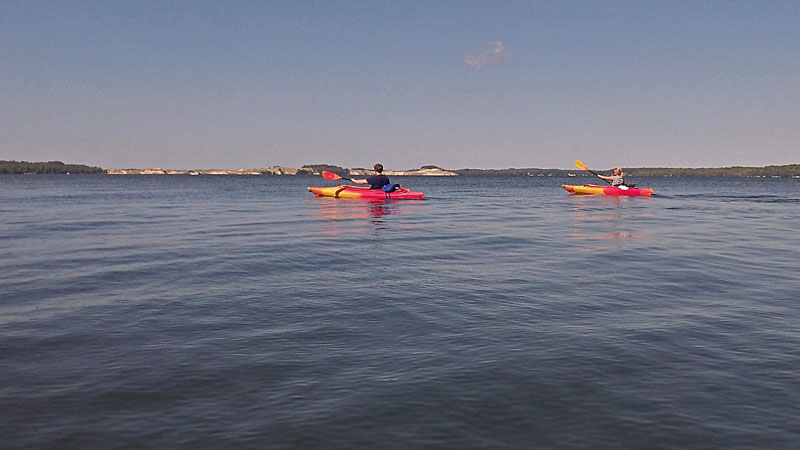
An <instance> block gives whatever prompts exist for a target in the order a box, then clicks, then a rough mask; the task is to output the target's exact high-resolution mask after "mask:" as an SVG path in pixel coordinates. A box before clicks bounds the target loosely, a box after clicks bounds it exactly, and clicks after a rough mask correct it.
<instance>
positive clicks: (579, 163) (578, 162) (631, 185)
mask: <svg viewBox="0 0 800 450" xmlns="http://www.w3.org/2000/svg"><path fill="white" fill-rule="evenodd" d="M575 165H577V166H578V167H580V168H581V169H586V170H588V171H589V172H592V173H593V174H595V175H597V172H595V171H594V170H592V169H590V168H588V167H586V164H584V163H582V162H580V160H577V159H576V160H575ZM597 178H600V179H601V180H603V181H605V182H606V183H608V184H611V182H610V181H608V180H606V179H605V178H601V177H600V175H597ZM634 186H636V185H635V184H629V185H627V186H626V185H624V184H620V185H619V186H617V187H618V188H620V189H622V190H623V191H626V190H628V189H630V188H632V187H634Z"/></svg>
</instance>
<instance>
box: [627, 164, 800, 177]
mask: <svg viewBox="0 0 800 450" xmlns="http://www.w3.org/2000/svg"><path fill="white" fill-rule="evenodd" d="M625 174H626V175H634V176H640V177H651V176H652V177H792V176H800V164H787V165H784V166H764V167H740V166H735V167H719V168H713V169H688V168H668V167H642V168H635V169H625Z"/></svg>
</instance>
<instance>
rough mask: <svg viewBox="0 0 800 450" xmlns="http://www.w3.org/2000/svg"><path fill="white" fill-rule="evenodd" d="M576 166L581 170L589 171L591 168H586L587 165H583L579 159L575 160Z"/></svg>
mask: <svg viewBox="0 0 800 450" xmlns="http://www.w3.org/2000/svg"><path fill="white" fill-rule="evenodd" d="M575 165H576V166H578V167H580V168H581V169H583V170H589V168H588V167H586V165H585V164H583V163H582V162H580V160H578V159H576V160H575Z"/></svg>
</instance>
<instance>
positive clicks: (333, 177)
mask: <svg viewBox="0 0 800 450" xmlns="http://www.w3.org/2000/svg"><path fill="white" fill-rule="evenodd" d="M322 178H325V179H326V180H341V179H342V177H340V176H339V175H336V174H335V173H333V172H328V171H327V170H323V171H322Z"/></svg>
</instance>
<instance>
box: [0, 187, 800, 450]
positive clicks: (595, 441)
mask: <svg viewBox="0 0 800 450" xmlns="http://www.w3.org/2000/svg"><path fill="white" fill-rule="evenodd" d="M394 181H399V182H400V183H401V184H403V185H404V186H408V187H412V188H415V189H416V190H422V191H424V192H426V194H427V198H426V199H425V200H422V201H396V202H391V203H369V202H365V201H360V200H339V199H320V198H315V197H313V196H312V195H311V194H310V193H308V192H307V191H306V189H305V187H306V186H309V185H329V184H331V182H329V181H326V180H324V179H322V178H321V177H313V178H312V177H266V176H265V177H246V176H243V177H235V176H219V177H214V176H200V177H189V176H116V177H115V176H105V175H94V176H93V175H83V176H75V175H71V176H63V175H62V176H10V175H4V176H0V380H2V383H0V447H2V448H131V447H147V448H176V447H177V448H193V449H194V448H241V447H248V448H356V447H361V448H437V447H441V448H491V449H497V448H673V449H686V448H800V425H798V424H799V423H800V422H798V417H800V275H799V273H800V252H799V251H800V225H799V223H800V180H796V179H708V178H699V179H694V178H650V179H637V180H631V181H635V182H637V183H638V184H639V185H640V186H642V187H644V186H649V187H653V188H655V189H656V194H657V196H656V197H653V198H607V197H597V196H583V197H571V196H569V195H568V194H567V193H566V191H564V190H563V189H561V187H560V185H561V184H562V183H567V182H572V184H581V183H586V182H596V181H597V180H595V179H592V178H584V177H577V178H555V177H507V178H506V177H503V178H492V177H485V178H484V177H473V178H467V177H459V178H400V179H398V178H396V179H395V180H394Z"/></svg>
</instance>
